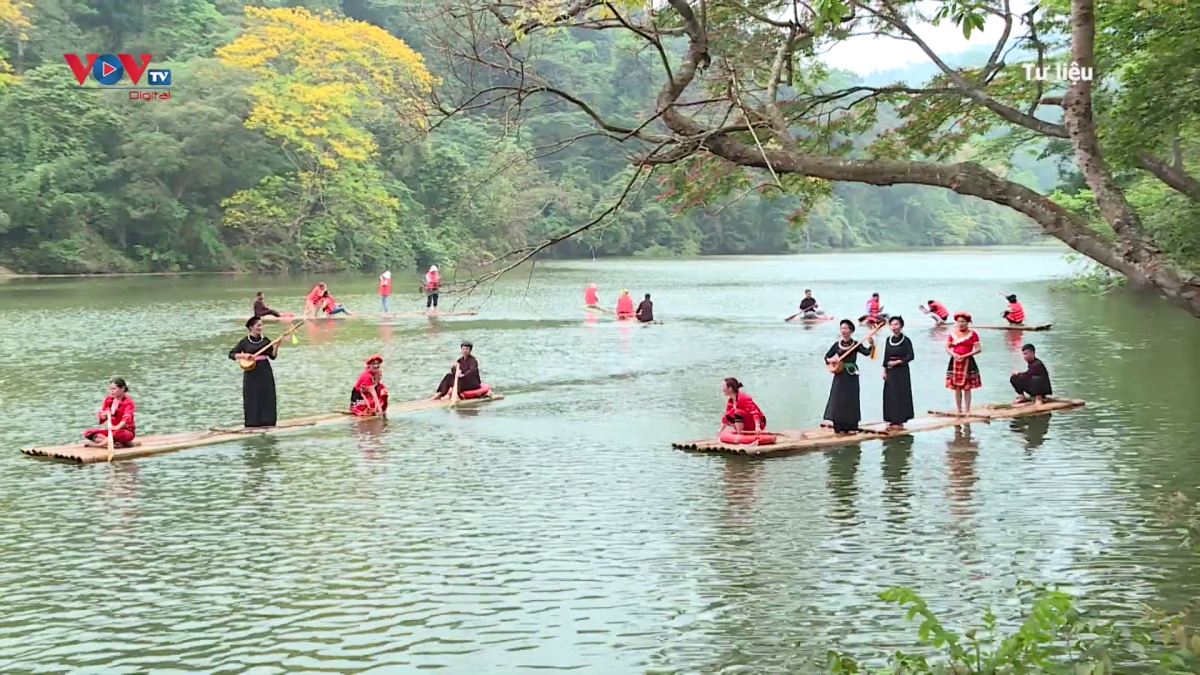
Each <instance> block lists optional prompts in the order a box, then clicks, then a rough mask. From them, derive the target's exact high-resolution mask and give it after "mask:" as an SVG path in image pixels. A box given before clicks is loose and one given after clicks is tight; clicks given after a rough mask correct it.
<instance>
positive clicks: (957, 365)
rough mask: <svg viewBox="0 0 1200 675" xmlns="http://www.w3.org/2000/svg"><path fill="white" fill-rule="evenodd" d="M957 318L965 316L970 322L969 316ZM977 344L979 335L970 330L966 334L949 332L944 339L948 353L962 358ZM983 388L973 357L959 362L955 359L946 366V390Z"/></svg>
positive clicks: (960, 314) (961, 314) (956, 331)
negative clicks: (950, 352)
mask: <svg viewBox="0 0 1200 675" xmlns="http://www.w3.org/2000/svg"><path fill="white" fill-rule="evenodd" d="M959 316H966V317H967V320H968V321H970V315H969V314H964V313H959V314H956V315H955V319H957V318H958V317H959ZM977 344H979V333H976V332H975V331H973V330H971V329H969V328H968V329H967V332H966V333H965V334H964V333H959V332H958V328H955V329H954V330H952V331H950V337H948V338H946V345H947V346H948V347H949V348H950V351H952V352H954V353H955V354H957V355H959V356H962V355H964V354H970V353H971V352H972V351H974V350H975V345H977ZM982 386H983V379H982V378H980V377H979V365H978V364H976V363H975V357H974V356H971V357H969V358H966V359H962V360H961V361H960V360H958V359H955V358H951V359H950V363H949V364H948V365H947V366H946V388H947V389H961V390H971V389H978V388H980V387H982Z"/></svg>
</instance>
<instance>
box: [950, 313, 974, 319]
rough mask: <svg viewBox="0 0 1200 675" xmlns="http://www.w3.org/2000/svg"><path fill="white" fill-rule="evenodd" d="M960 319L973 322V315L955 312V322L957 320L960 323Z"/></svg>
mask: <svg viewBox="0 0 1200 675" xmlns="http://www.w3.org/2000/svg"><path fill="white" fill-rule="evenodd" d="M959 317H962V318H964V319H966V320H967V321H970V320H971V315H970V314H967V313H966V312H955V313H954V320H955V321H958V319H959Z"/></svg>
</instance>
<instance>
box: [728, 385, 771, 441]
mask: <svg viewBox="0 0 1200 675" xmlns="http://www.w3.org/2000/svg"><path fill="white" fill-rule="evenodd" d="M721 392H722V393H723V394H725V397H726V401H725V415H724V416H723V417H722V418H721V428H720V429H717V435H718V436H720V435H721V432H722V431H725V428H726V427H732V428H733V430H734V431H736V432H737V433H739V434H753V433H756V432H759V431H765V430H766V428H767V417H766V415H763V412H762V411H761V410H759V409H758V405H757V404H756V403H755V402H754V399H752V398H750V394H747V393H745V392H743V391H742V383H741V382H738V381H737V378H734V377H727V378H725V383H724V384H723V385H721Z"/></svg>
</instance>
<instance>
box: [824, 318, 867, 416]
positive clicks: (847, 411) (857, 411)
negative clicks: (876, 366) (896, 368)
mask: <svg viewBox="0 0 1200 675" xmlns="http://www.w3.org/2000/svg"><path fill="white" fill-rule="evenodd" d="M852 345H854V340H852V339H851V340H838V341H837V342H835V343H833V346H832V347H830V348H829V351H827V352H825V359H826V361H828V360H829V359H832V358H833V357H835V356H837V355H839V354H842V353H843V352H845V351H846V350H847V349H850V347H851V346H852ZM859 354H862V355H863V356H867V357H870V358H875V347H874V345H872V346H870V347H868V346H866V345H863V344H860V345H858V346H857V347H855V348H854V350H853V351H851V352H850V353H849V354H846V356H845V357H844V358H843V359H842V369H841V370H840V371H838V372H836V373H834V374H833V383H832V384H831V385H830V386H829V401H828V402H827V403H826V404H825V419H827V420H829V421H830V422H833V430H834V431H837V432H839V433H847V432H851V431H858V423H859V422H861V421H862V411H861V408H860V404H859V384H858V355H859Z"/></svg>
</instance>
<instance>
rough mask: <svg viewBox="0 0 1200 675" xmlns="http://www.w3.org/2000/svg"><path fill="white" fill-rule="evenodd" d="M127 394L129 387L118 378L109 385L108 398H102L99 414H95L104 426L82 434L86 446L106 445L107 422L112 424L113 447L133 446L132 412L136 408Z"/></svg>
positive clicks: (133, 427) (134, 430) (133, 426)
mask: <svg viewBox="0 0 1200 675" xmlns="http://www.w3.org/2000/svg"><path fill="white" fill-rule="evenodd" d="M128 392H129V385H127V384H125V380H123V379H121V378H119V377H118V378H115V379H114V380H113V381H112V382H110V383H109V385H108V396H106V397H104V403H102V404H100V412H98V413H96V419H98V420H100V421H101V422H102V423H104V426H103V427H102V428H99V429H88V430H87V431H85V432H83V437H84V438H86V439H87V441H88V445H95V446H98V447H104V446H107V445H108V429H109V424H110V422H109V420H111V424H112V437H113V445H114V446H116V447H118V448H123V447H128V446H129V445H131V444H133V437H134V434H135V433H136V428H135V425H134V421H133V411H134V410H135V409H136V408H137V406H135V405H134V404H133V399H131V398H129V396H127V395H126V394H127V393H128Z"/></svg>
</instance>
